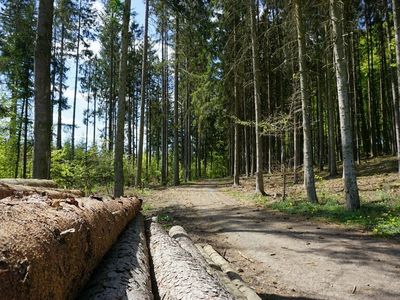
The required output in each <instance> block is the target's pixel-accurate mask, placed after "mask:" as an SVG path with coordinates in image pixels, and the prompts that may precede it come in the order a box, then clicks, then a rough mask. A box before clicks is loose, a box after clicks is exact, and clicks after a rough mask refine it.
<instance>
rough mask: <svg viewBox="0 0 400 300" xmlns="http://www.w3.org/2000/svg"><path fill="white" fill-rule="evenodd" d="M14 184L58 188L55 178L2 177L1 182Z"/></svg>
mask: <svg viewBox="0 0 400 300" xmlns="http://www.w3.org/2000/svg"><path fill="white" fill-rule="evenodd" d="M1 183H4V184H12V185H26V186H35V187H46V188H57V184H56V183H55V182H54V181H53V180H45V179H18V178H15V179H14V178H10V179H9V178H6V179H0V184H1Z"/></svg>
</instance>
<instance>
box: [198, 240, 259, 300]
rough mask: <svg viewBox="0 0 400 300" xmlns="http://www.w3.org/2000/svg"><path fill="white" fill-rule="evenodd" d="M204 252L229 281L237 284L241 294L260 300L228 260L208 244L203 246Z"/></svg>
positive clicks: (250, 299) (247, 297)
mask: <svg viewBox="0 0 400 300" xmlns="http://www.w3.org/2000/svg"><path fill="white" fill-rule="evenodd" d="M203 249H204V252H205V253H206V254H207V255H208V256H209V257H210V258H211V260H212V261H213V262H214V263H215V264H217V265H218V266H219V267H220V268H221V269H222V271H223V272H224V273H225V274H226V275H227V276H228V277H229V278H230V279H231V281H232V282H233V283H234V284H235V285H236V286H237V288H238V289H239V290H240V291H241V292H242V294H243V295H244V296H245V297H246V299H248V300H261V298H260V297H259V296H258V295H257V293H256V292H255V291H254V290H253V289H251V288H250V287H248V286H247V284H246V283H245V282H244V281H243V279H242V278H241V277H240V275H239V274H238V273H237V272H236V271H235V270H234V269H233V267H232V266H231V265H230V263H229V262H228V261H226V259H225V258H223V257H222V256H221V255H219V254H218V252H217V251H215V250H214V248H213V247H212V246H210V245H206V246H204V247H203Z"/></svg>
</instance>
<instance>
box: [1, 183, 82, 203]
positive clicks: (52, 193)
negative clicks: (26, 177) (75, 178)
mask: <svg viewBox="0 0 400 300" xmlns="http://www.w3.org/2000/svg"><path fill="white" fill-rule="evenodd" d="M24 183H25V182H24ZM26 183H27V184H40V182H38V183H35V182H29V181H28V182H26ZM27 184H24V185H22V184H20V183H19V182H18V181H17V184H14V183H13V182H12V181H11V183H7V181H5V182H3V181H0V199H3V198H7V197H12V196H14V197H15V198H21V197H22V196H29V195H34V194H40V195H47V196H48V197H50V198H51V199H64V198H75V197H82V196H83V195H84V194H83V192H81V191H78V190H64V189H58V188H49V187H46V186H39V185H37V186H30V185H27ZM44 185H45V183H44Z"/></svg>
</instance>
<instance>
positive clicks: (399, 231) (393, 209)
mask: <svg viewBox="0 0 400 300" xmlns="http://www.w3.org/2000/svg"><path fill="white" fill-rule="evenodd" d="M379 195H381V198H380V200H378V202H369V203H362V205H361V209H359V210H357V211H349V210H347V209H346V207H345V206H344V205H343V204H340V203H338V202H337V201H336V200H332V199H327V200H325V199H322V201H321V203H320V204H312V203H310V202H308V201H306V200H300V201H294V200H292V199H287V200H284V201H280V202H275V203H272V204H269V203H268V204H266V207H268V208H272V209H275V210H278V211H281V212H284V213H288V214H299V215H303V216H307V217H310V218H315V219H320V220H326V221H330V222H333V223H339V224H345V225H350V226H358V227H361V228H364V229H367V230H369V231H372V232H373V233H374V234H376V235H380V236H388V237H389V236H399V235H400V204H399V203H398V201H397V204H395V202H396V201H393V199H391V198H390V197H389V196H388V195H386V194H385V193H384V192H381V191H379V194H378V196H379ZM382 195H383V197H382Z"/></svg>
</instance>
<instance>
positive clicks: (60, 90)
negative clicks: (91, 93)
mask: <svg viewBox="0 0 400 300" xmlns="http://www.w3.org/2000/svg"><path fill="white" fill-rule="evenodd" d="M62 3H63V2H62ZM61 22H62V24H61V44H60V48H61V54H60V79H59V80H60V82H59V86H58V103H57V104H58V109H57V138H56V147H57V149H61V147H62V110H63V109H62V103H63V101H64V100H63V82H64V65H65V62H64V42H65V25H64V21H63V20H62V21H61Z"/></svg>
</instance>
